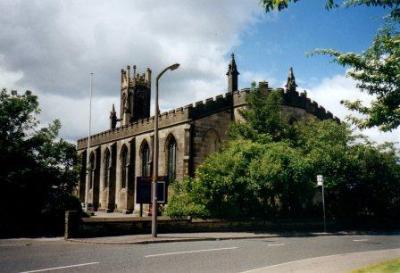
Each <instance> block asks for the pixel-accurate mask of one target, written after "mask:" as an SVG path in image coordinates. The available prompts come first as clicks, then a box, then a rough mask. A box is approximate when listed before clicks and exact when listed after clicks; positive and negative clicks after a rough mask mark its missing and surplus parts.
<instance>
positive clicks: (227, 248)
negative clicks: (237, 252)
mask: <svg viewBox="0 0 400 273" xmlns="http://www.w3.org/2000/svg"><path fill="white" fill-rule="evenodd" d="M237 248H239V247H237V246H235V247H225V248H211V249H200V250H188V251H177V252H167V253H161V254H152V255H147V256H144V257H145V258H153V257H160V256H169V255H179V254H189V253H199V252H209V251H221V250H232V249H237Z"/></svg>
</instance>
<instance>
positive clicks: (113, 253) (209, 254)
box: [0, 234, 400, 273]
mask: <svg viewBox="0 0 400 273" xmlns="http://www.w3.org/2000/svg"><path fill="white" fill-rule="evenodd" d="M394 248H400V234H386V235H385V234H381V235H345V236H317V237H315V236H309V237H277V238H269V239H247V240H226V241H198V242H180V243H160V244H148V245H105V244H85V243H74V242H65V241H63V240H62V239H34V240H29V239H13V240H0V272H6V273H14V272H152V273H155V272H162V273H164V272H165V273H168V272H171V273H188V272H218V273H220V272H243V271H247V270H250V269H254V268H260V267H265V266H270V265H275V264H281V263H285V262H289V261H294V260H300V259H306V258H311V257H320V256H327V255H333V254H341V253H351V252H360V251H368V250H381V249H394Z"/></svg>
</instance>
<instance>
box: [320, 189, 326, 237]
mask: <svg viewBox="0 0 400 273" xmlns="http://www.w3.org/2000/svg"><path fill="white" fill-rule="evenodd" d="M321 188H322V210H323V212H324V232H326V216H325V192H324V184H322V187H321Z"/></svg>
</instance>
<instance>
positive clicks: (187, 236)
mask: <svg viewBox="0 0 400 273" xmlns="http://www.w3.org/2000/svg"><path fill="white" fill-rule="evenodd" d="M355 234H361V233H359V232H355V231H340V232H335V233H327V232H307V233H305V232H287V233H267V232H197V233H167V234H165V233H162V234H158V236H157V237H156V238H154V237H152V236H151V235H150V234H133V235H120V236H104V237H92V238H71V239H67V240H68V241H70V242H80V243H91V244H154V243H171V242H190V241H218V240H241V239H265V238H276V237H282V236H284V237H304V236H341V235H355ZM369 234H371V233H369Z"/></svg>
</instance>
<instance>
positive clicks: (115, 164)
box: [77, 54, 334, 213]
mask: <svg viewBox="0 0 400 273" xmlns="http://www.w3.org/2000/svg"><path fill="white" fill-rule="evenodd" d="M226 75H227V78H228V84H227V91H228V92H227V93H225V94H222V95H219V96H216V97H214V98H208V99H206V100H205V101H198V102H195V103H194V104H189V105H186V106H183V107H178V108H176V109H173V110H170V111H168V112H164V113H160V115H159V175H160V176H168V179H169V181H172V180H175V179H177V180H181V179H183V177H184V176H193V175H194V171H195V170H196V168H197V166H199V164H201V163H202V162H203V161H204V159H205V158H206V157H207V155H209V154H211V153H213V152H215V151H217V150H218V149H219V147H220V145H221V143H222V142H223V141H224V140H225V139H226V138H227V136H226V133H227V130H228V127H229V124H230V122H232V121H240V120H241V117H240V111H239V110H240V109H241V108H243V107H245V105H246V95H247V94H248V93H249V92H250V89H242V90H238V76H239V72H238V69H237V65H236V62H235V58H234V55H233V54H232V59H231V61H230V64H229V66H228V72H227V73H226ZM296 86H297V85H296V81H295V77H294V75H293V70H292V69H290V71H289V76H288V80H287V84H286V88H285V89H283V88H281V89H279V90H280V92H282V94H283V98H284V110H285V111H287V112H288V113H289V114H290V115H291V116H293V118H296V119H298V118H301V117H303V116H314V117H317V118H319V119H334V117H333V115H332V114H331V113H330V112H327V111H326V110H325V109H324V108H323V107H321V106H319V105H318V104H317V103H316V102H314V101H312V100H310V99H309V98H307V96H306V93H305V92H303V93H298V92H297V91H296ZM258 88H261V89H263V90H264V91H265V92H269V91H271V90H272V89H271V88H270V87H269V86H268V83H267V82H260V83H259V87H258ZM120 95H121V100H120V112H119V116H118V115H117V113H116V111H115V109H114V106H113V107H112V111H111V113H110V129H109V130H107V131H103V132H100V133H98V134H94V135H92V136H91V141H90V142H91V145H90V146H91V147H90V151H89V154H88V149H87V145H88V143H87V138H82V139H79V140H78V143H77V150H78V155H79V157H80V159H81V162H82V170H81V175H80V181H79V183H78V189H77V191H78V192H77V194H78V195H79V198H80V200H81V202H83V203H86V204H91V205H92V206H93V208H94V209H95V210H99V211H108V212H110V211H117V212H124V213H131V212H133V211H137V210H138V208H139V205H138V204H136V202H135V201H136V200H135V198H136V194H135V192H136V180H137V177H149V176H151V172H152V168H151V165H152V164H151V162H152V148H153V141H154V140H153V130H154V124H153V122H154V117H151V116H150V97H151V70H150V69H147V71H146V72H145V73H144V74H139V73H137V72H136V67H135V66H133V69H132V71H131V69H130V66H128V67H127V69H126V70H124V69H122V70H121V94H120ZM87 156H89V164H88V166H86V162H87ZM87 168H88V170H87Z"/></svg>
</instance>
